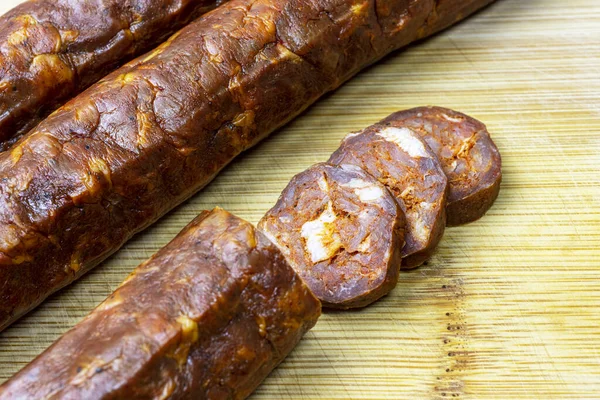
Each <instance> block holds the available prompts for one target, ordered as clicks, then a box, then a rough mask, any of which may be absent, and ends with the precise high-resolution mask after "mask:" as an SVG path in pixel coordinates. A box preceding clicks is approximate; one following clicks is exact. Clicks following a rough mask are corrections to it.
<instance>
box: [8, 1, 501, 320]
mask: <svg viewBox="0 0 600 400" xmlns="http://www.w3.org/2000/svg"><path fill="white" fill-rule="evenodd" d="M491 2H492V0H471V1H468V0H467V1H465V0H446V1H444V2H439V1H434V0H410V1H408V0H406V1H405V0H400V1H399V0H377V1H374V0H321V1H316V0H233V1H231V2H227V3H225V4H223V5H221V6H220V7H218V8H216V9H215V10H213V11H212V12H209V13H207V14H205V15H204V16H202V17H200V18H199V19H197V20H195V21H194V22H192V23H191V24H189V25H188V26H187V27H185V28H183V29H182V30H181V31H179V32H178V33H176V34H175V35H174V36H172V37H171V38H170V39H169V40H168V41H167V42H165V43H164V44H163V45H161V46H159V47H158V48H157V49H156V50H154V51H153V52H151V53H149V54H147V55H144V56H142V57H140V58H138V59H136V60H134V61H132V62H131V63H129V64H127V65H126V66H124V67H122V68H121V69H119V70H117V71H115V72H113V73H112V74H110V75H109V76H107V77H106V78H104V79H103V80H101V81H100V82H98V83H97V84H95V85H93V86H92V87H90V88H89V89H88V90H86V91H85V92H84V93H82V94H81V95H79V96H77V97H76V98H75V99H73V100H72V101H70V102H68V103H67V104H65V105H64V106H63V107H61V108H59V109H58V110H57V111H55V112H54V113H53V114H52V115H50V116H49V117H48V118H47V119H45V120H44V121H42V122H41V123H40V124H39V125H38V126H37V127H36V128H35V129H33V130H31V131H30V132H29V133H27V135H25V136H24V137H23V138H22V139H21V140H20V141H19V142H17V143H16V144H15V145H14V146H13V147H11V149H10V150H9V151H6V152H3V153H1V154H0V283H1V286H0V300H1V301H0V328H4V327H5V326H7V325H8V324H9V323H10V322H11V321H13V320H14V319H16V318H18V317H19V316H20V315H22V314H23V313H25V312H27V311H28V310H29V309H31V308H32V307H34V306H35V305H37V304H39V303H40V302H41V301H42V300H43V299H44V298H46V297H47V296H48V295H50V294H51V293H53V292H55V291H56V290H58V289H60V288H61V287H63V286H65V285H67V284H68V283H70V282H72V281H73V280H74V279H77V278H78V277H79V276H81V275H82V274H84V273H85V272H86V271H88V270H89V269H90V268H92V267H94V266H95V265H97V264H98V263H99V262H100V261H102V260H104V259H105V258H106V257H107V256H108V255H109V254H111V253H112V252H114V251H115V250H117V249H118V248H119V247H120V246H121V245H122V244H123V243H124V242H125V241H127V240H128V239H129V238H130V237H131V236H132V235H133V234H135V233H136V232H139V231H140V230H142V229H144V228H145V227H147V226H148V225H149V224H151V223H152V222H154V221H155V220H156V219H158V218H159V217H161V216H162V215H163V214H165V213H166V212H167V211H169V210H170V209H172V208H173V207H174V206H176V205H177V204H180V203H181V202H182V201H184V200H185V199H187V198H188V197H190V196H191V195H192V194H193V193H195V192H196V191H198V190H199V189H200V188H202V187H203V186H205V185H206V184H207V183H208V182H209V181H210V180H211V179H212V178H213V177H214V176H215V175H216V174H217V173H218V172H219V170H221V169H222V168H223V167H224V166H225V165H226V164H227V163H229V162H230V161H231V160H232V159H233V158H234V157H235V156H236V155H238V154H239V153H240V152H242V151H243V150H245V149H247V148H249V147H251V146H252V145H254V144H256V143H257V142H258V141H259V140H261V139H263V138H264V137H266V136H267V135H268V134H269V133H271V132H272V131H273V130H275V129H276V128H278V127H280V126H281V125H283V124H285V123H286V122H287V121H289V120H290V119H291V118H293V117H295V116H296V115H298V114H299V113H300V112H302V111H303V110H304V109H305V108H306V107H308V106H309V105H310V104H311V103H313V102H314V101H315V100H317V99H318V98H319V97H320V96H322V95H323V94H324V93H326V92H328V91H330V90H333V89H335V88H336V87H338V86H339V85H340V84H341V83H343V82H344V81H345V80H347V79H349V78H350V77H351V76H352V75H354V74H355V73H356V72H358V71H359V70H360V69H361V68H363V67H365V66H366V65H368V64H371V63H373V62H375V61H376V60H378V59H379V58H381V57H383V56H384V55H386V54H388V53H389V52H390V51H392V50H394V49H396V48H399V47H402V46H404V45H406V44H408V43H410V42H412V41H414V40H416V39H419V38H422V37H425V36H427V35H429V34H431V33H433V32H435V31H438V30H440V29H442V28H444V27H445V26H447V25H449V24H450V23H452V22H454V21H456V20H459V19H460V18H463V17H466V16H467V15H468V14H469V13H471V12H473V11H475V10H477V9H478V8H480V7H483V6H484V5H486V4H489V3H491ZM436 5H438V6H439V7H436ZM447 5H452V7H446V6H447Z"/></svg>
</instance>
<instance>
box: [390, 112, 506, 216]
mask: <svg viewBox="0 0 600 400" xmlns="http://www.w3.org/2000/svg"><path fill="white" fill-rule="evenodd" d="M381 124H384V125H389V126H395V127H403V128H408V129H410V130H411V131H413V132H416V133H418V134H419V135H420V136H421V137H422V138H423V139H424V140H425V141H426V142H427V144H428V145H429V147H430V148H431V149H432V150H433V151H434V152H435V154H436V156H437V158H438V160H439V161H440V164H441V165H442V168H443V169H444V173H445V174H446V176H447V177H448V201H447V204H446V215H447V218H446V224H447V225H451V226H452V225H462V224H466V223H468V222H472V221H475V220H477V219H479V218H481V217H482V216H483V214H485V213H486V211H487V210H489V209H490V207H491V206H492V204H494V201H495V200H496V198H497V197H498V192H499V191H500V181H501V180H502V160H501V158H500V152H499V151H498V148H497V147H496V145H495V144H494V142H493V141H492V138H491V137H490V134H489V133H488V131H487V128H486V127H485V125H484V124H483V123H482V122H479V121H478V120H476V119H474V118H471V117H469V116H468V115H465V114H463V113H459V112H456V111H453V110H449V109H447V108H442V107H418V108H413V109H410V110H405V111H399V112H397V113H394V114H392V115H390V116H389V117H387V118H385V119H384V120H383V121H381Z"/></svg>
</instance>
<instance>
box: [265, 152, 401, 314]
mask: <svg viewBox="0 0 600 400" xmlns="http://www.w3.org/2000/svg"><path fill="white" fill-rule="evenodd" d="M404 223H405V221H404V215H403V214H402V211H401V210H400V208H399V206H398V204H397V202H396V201H395V200H394V198H393V196H392V195H391V194H390V193H389V192H388V190H387V189H386V188H385V187H384V186H383V185H382V184H380V183H379V182H378V181H377V180H376V179H374V178H373V177H372V176H370V175H369V174H367V173H366V172H365V171H363V170H362V169H360V168H359V167H356V166H354V165H340V166H333V165H329V164H325V163H322V164H316V165H314V166H312V167H311V168H309V169H307V170H306V171H304V172H302V173H300V174H298V175H296V176H295V177H294V178H293V179H292V180H291V182H290V183H289V184H288V186H287V187H286V188H285V189H284V191H283V192H282V194H281V196H280V198H279V200H278V202H277V204H276V205H275V206H274V207H273V208H272V209H271V210H270V211H269V212H267V214H266V215H265V216H264V217H263V218H262V220H261V221H260V222H259V224H258V228H259V230H262V231H263V232H264V233H265V234H266V236H267V237H268V238H269V239H271V240H272V241H273V242H274V243H275V244H276V245H277V247H279V249H280V250H281V251H282V253H283V254H284V255H285V256H286V258H287V259H288V262H289V263H290V264H291V265H292V267H293V268H294V269H295V270H296V272H297V273H298V274H299V275H300V276H301V277H302V279H304V281H305V282H306V284H307V285H308V286H309V287H310V289H311V290H312V291H313V293H314V294H315V295H316V296H317V297H318V298H319V299H320V300H321V301H322V302H323V306H324V307H330V308H340V309H348V308H357V307H364V306H367V305H369V304H371V303H373V302H374V301H376V300H377V299H379V298H381V297H382V296H384V295H386V294H387V293H389V291H390V290H392V289H393V288H394V287H395V286H396V283H397V281H398V272H399V269H400V264H401V249H402V245H403V243H404Z"/></svg>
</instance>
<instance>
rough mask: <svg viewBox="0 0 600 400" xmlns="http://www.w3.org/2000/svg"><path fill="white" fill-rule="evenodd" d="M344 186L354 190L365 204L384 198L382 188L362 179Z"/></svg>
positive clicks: (352, 180) (354, 179)
mask: <svg viewBox="0 0 600 400" xmlns="http://www.w3.org/2000/svg"><path fill="white" fill-rule="evenodd" d="M343 186H344V187H348V188H351V189H354V193H355V194H356V195H357V196H358V198H359V199H360V201H362V202H363V203H366V202H370V201H375V200H379V199H380V198H382V197H383V190H382V189H381V187H379V186H378V185H376V184H374V183H372V182H367V181H365V180H362V179H356V178H353V179H351V180H350V181H349V182H348V183H345V184H344V185H343Z"/></svg>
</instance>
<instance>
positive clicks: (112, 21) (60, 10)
mask: <svg viewBox="0 0 600 400" xmlns="http://www.w3.org/2000/svg"><path fill="white" fill-rule="evenodd" d="M220 2H222V1H218V0H183V1H179V0H29V1H26V2H24V3H22V4H20V5H18V6H17V7H15V8H13V9H12V10H10V11H9V12H8V13H6V14H4V15H3V16H2V17H0V150H6V149H7V148H8V147H9V146H10V144H11V143H13V142H14V141H15V139H17V138H18V137H19V136H21V135H22V134H24V133H26V132H27V131H29V130H30V129H32V128H33V127H34V126H35V125H37V124H38V123H39V122H40V121H41V120H42V119H43V118H44V117H46V116H47V115H48V114H49V113H51V112H52V111H54V110H55V109H56V108H58V107H59V106H60V105H62V104H64V103H65V102H66V101H67V100H69V99H70V98H72V97H74V96H75V95H77V94H78V93H80V92H81V91H82V90H83V89H85V88H86V87H88V86H89V85H91V84H92V83H94V82H96V81H97V80H98V79H100V78H102V77H103V76H104V75H106V74H108V73H109V72H111V71H112V70H114V69H115V68H117V67H119V66H120V65H122V64H124V63H125V62H127V61H129V60H131V59H132V58H134V57H135V56H138V55H140V54H142V53H145V52H146V51H148V50H150V49H151V48H153V47H155V46H156V45H158V44H160V43H161V42H163V41H164V40H165V39H167V38H168V37H169V36H171V35H172V34H173V33H175V31H177V30H178V29H180V28H182V27H183V26H184V25H185V24H187V23H188V22H190V21H191V20H192V19H194V18H196V17H198V16H199V15H201V14H203V13H205V12H207V11H209V10H211V9H212V8H214V7H215V6H217V5H218V3H220Z"/></svg>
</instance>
